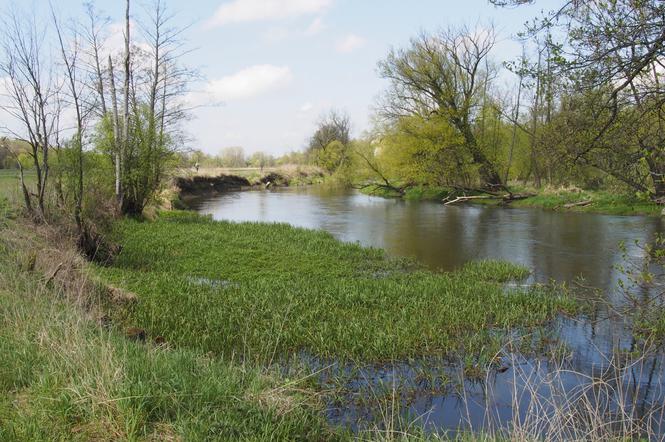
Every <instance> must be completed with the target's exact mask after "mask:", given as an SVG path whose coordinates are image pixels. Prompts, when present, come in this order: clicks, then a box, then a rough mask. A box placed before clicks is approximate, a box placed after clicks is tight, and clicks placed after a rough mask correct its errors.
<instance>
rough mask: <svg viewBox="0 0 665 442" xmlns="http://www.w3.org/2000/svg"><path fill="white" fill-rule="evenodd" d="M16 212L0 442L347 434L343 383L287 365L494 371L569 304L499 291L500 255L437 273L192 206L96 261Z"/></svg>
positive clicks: (3, 280)
mask: <svg viewBox="0 0 665 442" xmlns="http://www.w3.org/2000/svg"><path fill="white" fill-rule="evenodd" d="M3 207H6V206H3ZM10 213H11V210H3V211H0V215H1V216H3V218H2V222H0V229H2V235H0V238H2V240H0V248H1V250H0V252H1V253H0V321H1V323H2V330H1V333H2V339H0V346H1V347H2V351H3V354H4V355H6V357H5V358H4V361H5V362H4V363H0V372H1V373H2V376H1V378H2V382H1V383H0V388H2V395H1V396H2V397H3V399H2V400H0V419H1V420H2V422H3V425H2V429H1V430H0V438H3V439H12V440H47V439H52V438H56V439H57V438H62V439H64V438H67V437H68V435H71V434H76V435H77V437H79V438H80V439H82V440H87V439H95V438H98V439H99V438H101V439H103V438H104V437H107V436H109V435H110V436H109V437H111V439H143V440H163V439H165V438H171V439H175V440H177V439H179V438H181V439H183V440H201V439H206V438H209V439H210V438H212V439H217V438H219V439H233V440H237V439H243V438H244V439H255V440H263V439H266V438H273V439H274V438H277V439H289V440H293V439H300V440H312V439H315V440H335V439H349V438H350V436H349V435H348V434H346V433H345V432H344V431H343V430H342V429H340V428H331V427H330V426H329V424H327V423H326V420H325V418H324V413H323V409H322V407H323V406H324V405H323V402H322V401H325V400H326V399H325V398H326V397H327V395H329V394H337V393H335V392H332V391H330V390H329V388H326V389H323V390H322V386H321V385H320V384H318V381H316V380H315V377H313V376H314V375H315V373H312V372H311V369H312V368H311V367H309V368H308V367H307V366H303V367H300V368H299V367H298V366H295V367H294V366H291V365H289V367H290V368H289V370H288V374H285V372H284V371H283V365H282V364H283V363H286V361H288V360H289V359H290V358H298V357H299V355H302V354H303V353H305V354H309V355H312V356H317V357H318V360H321V361H323V360H338V361H342V360H344V361H348V363H354V364H355V363H363V364H365V363H375V364H382V363H385V362H388V361H399V360H409V359H410V358H420V357H423V356H430V357H434V356H436V357H441V358H444V357H452V358H454V357H455V355H456V354H459V353H460V352H464V354H465V355H466V356H465V360H466V361H467V362H466V363H467V364H468V365H467V368H468V369H469V371H468V374H469V375H472V374H473V373H475V372H477V371H478V370H481V369H482V370H485V369H489V370H493V369H502V367H501V366H500V365H499V364H500V361H499V359H494V358H495V357H496V355H497V354H499V351H500V349H501V346H502V345H503V344H505V343H506V339H508V338H509V333H510V339H514V338H515V336H514V335H513V334H512V332H513V331H515V330H520V329H521V330H523V332H526V331H527V330H529V329H531V328H533V327H536V328H538V327H539V326H540V325H542V324H545V323H547V322H548V321H549V320H551V319H552V318H554V317H555V316H556V315H558V314H559V313H560V312H562V311H567V312H572V311H575V308H576V307H575V305H574V303H573V302H572V301H571V300H570V299H568V298H566V297H565V296H562V295H560V294H558V293H556V292H553V291H551V290H550V289H547V288H544V287H536V288H530V289H520V288H513V289H509V290H508V292H506V291H505V289H504V288H503V282H504V281H509V280H519V279H521V278H523V277H525V276H526V275H527V273H528V271H527V270H526V269H524V268H521V267H518V266H514V265H511V264H507V263H499V262H481V263H476V264H473V265H469V266H467V267H466V268H464V269H462V270H460V271H459V272H455V273H444V274H439V273H433V272H429V271H425V270H423V269H421V268H419V266H418V265H416V264H415V263H413V262H410V261H395V260H391V259H388V258H387V257H386V256H385V255H384V253H383V252H382V251H380V250H377V249H365V248H362V247H360V246H357V245H353V244H344V243H340V242H339V241H337V240H335V239H334V238H332V237H331V236H330V235H329V234H326V233H323V232H318V231H309V230H302V229H297V228H293V227H290V226H286V225H267V224H254V223H246V224H232V223H222V222H213V221H211V220H209V219H207V218H204V217H200V216H198V215H195V214H192V213H185V212H173V213H161V214H159V215H158V219H157V220H156V221H155V222H138V221H129V220H127V221H120V222H119V223H118V224H117V225H116V230H115V234H116V235H117V236H116V240H118V241H120V242H121V244H122V245H123V250H122V252H121V253H120V255H119V256H118V257H117V259H116V260H115V262H114V263H113V265H112V266H111V267H94V268H91V267H90V265H89V264H87V263H85V262H84V261H83V260H82V259H81V258H80V256H79V255H78V253H77V252H76V251H75V249H74V248H73V247H72V246H69V245H68V244H69V243H68V242H67V241H66V240H65V239H64V237H63V236H62V234H61V233H59V232H57V231H55V230H51V228H47V227H44V226H41V227H40V226H26V225H24V224H23V223H22V222H19V221H20V220H19V219H12V218H15V217H14V216H13V215H10ZM10 232H11V234H10ZM216 244H218V245H219V247H215V245H216ZM544 338H545V336H544ZM537 344H539V345H540V344H542V343H541V342H538V343H537ZM480 376H482V372H481V373H480ZM377 425H381V427H383V425H382V424H380V423H377ZM376 428H379V427H378V426H377V427H376ZM400 431H401V430H400ZM413 431H414V432H415V433H418V430H417V429H414V430H413ZM379 434H382V433H369V434H368V436H367V437H368V438H371V439H376V438H377V435H379Z"/></svg>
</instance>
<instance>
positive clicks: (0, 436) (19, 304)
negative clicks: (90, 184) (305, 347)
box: [0, 221, 341, 441]
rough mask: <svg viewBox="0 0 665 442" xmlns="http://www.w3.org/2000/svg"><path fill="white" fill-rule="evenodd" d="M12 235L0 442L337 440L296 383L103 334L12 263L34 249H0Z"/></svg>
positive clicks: (2, 299) (18, 244)
mask: <svg viewBox="0 0 665 442" xmlns="http://www.w3.org/2000/svg"><path fill="white" fill-rule="evenodd" d="M20 228H22V227H20V226H17V225H15V224H13V223H12V222H11V221H8V222H7V223H6V224H5V225H4V227H3V226H0V354H1V355H2V357H1V358H0V440H2V441H54V440H62V441H64V440H80V441H89V440H96V441H116V440H128V441H138V440H146V441H147V440H155V441H157V440H159V441H162V440H188V441H189V440H229V441H235V440H329V439H337V438H339V437H341V436H338V435H336V434H334V433H333V432H332V431H331V430H329V429H328V428H327V425H326V423H325V421H324V419H323V418H322V417H321V414H320V413H319V411H318V408H319V406H318V404H317V401H316V400H314V399H313V396H312V395H311V394H309V393H308V392H306V391H305V390H303V389H302V388H301V385H300V384H299V383H298V382H293V380H291V381H288V380H286V379H281V375H279V374H278V373H274V372H270V371H267V370H266V369H264V368H262V367H251V366H248V365H242V364H238V363H234V362H233V361H223V360H220V359H219V358H217V357H215V356H214V355H209V354H204V353H201V352H196V351H195V350H193V349H188V348H173V347H172V346H169V345H165V346H155V345H152V344H149V343H146V344H141V343H137V342H132V341H129V340H128V339H127V338H125V337H124V336H123V335H122V334H119V333H116V332H113V331H110V330H109V329H107V328H105V327H103V326H102V325H100V323H99V322H98V321H97V320H96V316H95V314H94V313H95V312H94V311H89V310H84V309H82V307H81V306H80V305H77V304H75V303H73V302H72V301H71V300H70V299H69V298H68V294H67V293H64V292H62V291H61V290H59V289H58V288H56V287H54V286H53V285H52V284H51V283H49V284H46V278H44V277H43V276H42V275H40V274H38V273H37V272H30V271H28V270H26V269H25V268H24V266H22V265H21V263H22V262H24V261H25V260H24V259H23V258H24V256H23V255H24V254H26V253H31V252H30V251H31V250H32V251H33V252H32V253H34V250H38V249H37V247H38V244H37V243H33V242H30V241H24V240H20V241H18V240H14V241H13V242H12V243H11V244H10V243H9V242H8V241H6V240H7V239H8V238H9V237H10V235H11V236H12V237H16V236H17V232H18V230H17V229H20ZM9 229H11V230H9ZM26 232H27V231H22V233H21V237H25V236H27V235H29V233H26ZM61 246H62V244H61ZM86 295H87V296H91V297H92V296H93V295H92V294H86Z"/></svg>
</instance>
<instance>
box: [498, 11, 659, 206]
mask: <svg viewBox="0 0 665 442" xmlns="http://www.w3.org/2000/svg"><path fill="white" fill-rule="evenodd" d="M493 2H494V3H496V4H500V5H506V4H513V5H516V4H521V3H526V2H525V1H523V0H512V1H498V0H494V1H493ZM664 16H665V3H663V2H662V1H659V0H644V1H634V0H614V1H610V2H607V1H601V0H590V1H586V2H579V1H566V2H564V4H563V6H562V7H560V8H558V9H556V10H553V11H551V12H550V13H547V14H546V15H545V16H544V17H542V18H541V19H539V20H536V21H535V22H534V23H533V24H532V25H531V26H530V27H529V28H528V32H529V33H530V34H532V35H536V34H538V33H540V32H548V33H551V29H552V28H557V27H559V28H561V29H562V30H563V31H565V34H564V35H566V36H567V38H566V39H565V41H564V40H562V41H554V39H550V40H549V41H548V42H547V45H548V49H549V50H550V51H551V52H552V54H553V57H552V58H553V60H554V61H555V66H554V69H555V70H556V73H557V74H558V76H559V77H560V78H562V79H563V78H565V79H567V80H568V86H569V91H568V93H569V94H570V95H575V94H580V93H581V94H585V95H586V98H585V99H584V100H574V101H573V102H576V103H585V104H586V105H587V106H590V107H587V110H591V109H593V110H594V114H593V115H594V121H593V124H592V127H593V128H594V134H593V136H591V137H588V138H587V139H585V145H584V146H573V148H572V149H571V150H570V151H569V152H568V153H569V158H570V159H571V160H572V161H575V162H584V163H585V164H588V165H590V166H593V167H596V168H598V169H600V170H603V171H604V172H605V173H607V174H609V175H612V176H613V177H615V178H617V179H619V180H621V181H623V182H624V183H626V184H627V185H629V186H630V187H632V188H633V189H635V190H639V191H644V190H645V188H648V189H647V190H648V193H650V194H651V195H652V197H653V198H654V199H657V200H662V199H663V198H665V112H663V110H664V109H663V104H664V103H665V102H664V100H663V99H664V98H665V90H664V89H663V86H662V84H663V75H665V74H664V73H663V67H664V65H663V55H665V26H663V17H664ZM552 34H553V35H556V33H552ZM573 102H571V103H570V104H572V103H573ZM569 110H572V109H569ZM647 122H648V123H647ZM634 124H638V127H639V130H633V128H634V126H632V125H634ZM617 133H621V134H626V133H632V134H633V136H632V137H630V138H631V139H630V140H627V141H626V142H621V143H616V142H614V141H615V138H614V137H615V136H616V134H617ZM625 138H626V137H625V136H622V137H621V139H622V140H625ZM635 165H642V167H644V168H645V170H646V171H647V175H646V177H647V181H644V182H642V180H637V181H636V180H635V179H634V178H635V175H634V174H626V170H629V169H631V168H633V167H634V166H635Z"/></svg>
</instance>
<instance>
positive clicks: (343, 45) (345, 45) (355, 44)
mask: <svg viewBox="0 0 665 442" xmlns="http://www.w3.org/2000/svg"><path fill="white" fill-rule="evenodd" d="M365 43H366V41H365V39H364V38H362V37H359V36H357V35H356V34H349V35H347V36H346V37H344V38H343V39H341V40H340V41H338V42H337V46H336V47H335V49H337V52H341V53H343V54H346V53H349V52H353V51H355V50H356V49H360V48H362V47H363V46H365Z"/></svg>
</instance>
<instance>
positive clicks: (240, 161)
mask: <svg viewBox="0 0 665 442" xmlns="http://www.w3.org/2000/svg"><path fill="white" fill-rule="evenodd" d="M220 163H221V165H222V167H234V168H236V167H246V166H247V159H246V157H245V150H244V149H243V148H242V147H240V146H234V147H226V148H224V149H223V150H222V152H221V155H220Z"/></svg>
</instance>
